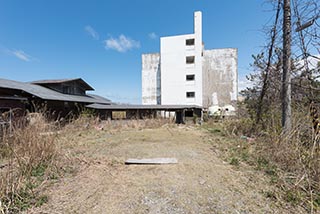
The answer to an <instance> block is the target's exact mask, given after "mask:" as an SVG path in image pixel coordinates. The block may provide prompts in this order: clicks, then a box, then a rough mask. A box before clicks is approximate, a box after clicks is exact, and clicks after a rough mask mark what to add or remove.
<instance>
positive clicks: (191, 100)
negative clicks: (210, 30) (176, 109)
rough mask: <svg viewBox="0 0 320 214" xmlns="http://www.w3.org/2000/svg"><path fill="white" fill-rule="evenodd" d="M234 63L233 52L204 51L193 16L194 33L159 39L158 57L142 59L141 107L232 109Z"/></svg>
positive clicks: (197, 21)
mask: <svg viewBox="0 0 320 214" xmlns="http://www.w3.org/2000/svg"><path fill="white" fill-rule="evenodd" d="M237 61H238V53H237V49H235V48H225V49H212V50H205V49H204V45H203V42H202V14H201V12H199V11H198V12H195V13H194V33H192V34H186V35H178V36H169V37H161V39H160V53H153V54H143V55H142V104H143V105H198V106H201V107H203V108H209V107H210V106H219V107H224V106H230V105H232V106H233V107H235V104H236V102H237V94H238V76H237V73H238V71H237Z"/></svg>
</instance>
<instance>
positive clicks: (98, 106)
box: [86, 104, 202, 111]
mask: <svg viewBox="0 0 320 214" xmlns="http://www.w3.org/2000/svg"><path fill="white" fill-rule="evenodd" d="M86 107H87V108H92V109H97V110H119V111H120V110H165V111H176V110H188V109H202V107H201V106H198V105H125V104H119V105H112V104H111V105H102V104H90V105H87V106H86Z"/></svg>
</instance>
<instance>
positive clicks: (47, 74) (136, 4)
mask: <svg viewBox="0 0 320 214" xmlns="http://www.w3.org/2000/svg"><path fill="white" fill-rule="evenodd" d="M197 10H200V11H202V16H203V17H202V20H203V41H204V43H205V48H206V49H213V48H228V47H234V48H238V54H239V59H238V71H239V81H240V84H242V82H243V80H244V79H245V78H244V77H245V75H246V74H248V73H249V72H250V66H249V64H250V63H251V62H252V58H251V55H252V54H256V53H258V52H259V51H260V49H261V47H262V46H263V45H265V42H264V34H263V33H262V31H261V29H262V28H263V26H264V25H265V24H267V23H268V22H269V21H270V19H271V18H272V16H273V13H272V12H270V5H268V3H265V1H261V0H157V1H156V0H108V1H107V0H99V1H98V0H90V1H89V0H68V1H66V0H28V1H22V0H0V26H1V27H0V77H1V78H7V79H12V80H18V81H32V80H39V79H61V78H75V77H81V78H83V79H84V80H85V81H87V82H88V83H89V84H90V85H92V86H93V87H94V88H95V93H96V94H99V95H102V96H105V97H108V98H110V99H112V100H113V101H116V102H125V103H141V54H142V53H153V52H159V49H160V47H159V45H160V44H159V37H161V36H170V35H178V34H186V33H192V32H193V12H194V11H197Z"/></svg>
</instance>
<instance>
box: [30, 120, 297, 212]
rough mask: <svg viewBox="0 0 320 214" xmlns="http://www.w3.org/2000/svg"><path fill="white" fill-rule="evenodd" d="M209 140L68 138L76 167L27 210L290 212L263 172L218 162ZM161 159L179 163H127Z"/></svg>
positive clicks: (147, 133)
mask: <svg viewBox="0 0 320 214" xmlns="http://www.w3.org/2000/svg"><path fill="white" fill-rule="evenodd" d="M210 138H211V141H213V142H211V143H209V141H208V140H207V139H208V133H207V132H205V131H204V130H201V129H198V128H194V127H186V126H181V127H179V126H174V127H170V128H169V127H166V126H164V127H162V128H155V129H143V130H134V129H127V130H123V131H117V132H113V133H112V132H110V131H97V130H91V131H86V132H83V133H69V134H66V137H65V139H64V140H66V139H68V141H69V143H68V144H67V145H65V148H64V149H65V151H66V153H68V154H69V155H70V157H71V156H72V157H73V158H75V159H77V160H79V161H78V164H79V169H78V170H77V172H76V173H75V174H74V175H72V176H66V177H65V178H63V179H62V180H60V181H59V182H57V183H56V184H54V185H52V186H51V187H49V188H48V190H47V194H48V195H49V201H48V203H47V204H45V205H43V206H42V207H40V208H35V209H32V210H29V211H28V212H29V213H151V214H155V213H293V212H292V209H290V207H284V206H283V205H282V207H281V206H280V205H277V204H276V203H275V202H274V201H272V199H270V198H267V197H266V194H265V193H266V192H268V191H269V190H271V188H272V187H271V186H270V185H269V183H268V179H267V178H266V177H265V176H264V175H263V174H261V173H259V172H256V171H254V170H253V169H250V167H246V168H245V169H241V170H239V169H236V168H234V167H232V166H231V165H230V164H228V163H226V162H224V161H222V160H221V159H219V158H218V157H217V155H216V154H215V153H214V151H213V150H212V148H213V146H212V143H214V141H215V139H214V136H210ZM220 143H223V142H221V141H220ZM158 157H172V158H177V159H178V164H173V165H124V161H125V160H126V159H128V158H158ZM294 213H299V211H298V210H295V211H294Z"/></svg>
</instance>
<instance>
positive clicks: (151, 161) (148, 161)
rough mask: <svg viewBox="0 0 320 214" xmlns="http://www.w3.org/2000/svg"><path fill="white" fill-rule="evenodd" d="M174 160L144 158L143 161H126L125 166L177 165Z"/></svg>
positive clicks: (176, 161)
mask: <svg viewBox="0 0 320 214" xmlns="http://www.w3.org/2000/svg"><path fill="white" fill-rule="evenodd" d="M177 163H178V160H177V159H176V158H145V159H128V160H126V162H125V164H147V165H149V164H177Z"/></svg>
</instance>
